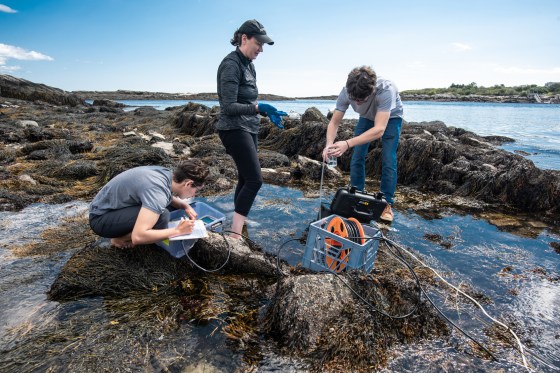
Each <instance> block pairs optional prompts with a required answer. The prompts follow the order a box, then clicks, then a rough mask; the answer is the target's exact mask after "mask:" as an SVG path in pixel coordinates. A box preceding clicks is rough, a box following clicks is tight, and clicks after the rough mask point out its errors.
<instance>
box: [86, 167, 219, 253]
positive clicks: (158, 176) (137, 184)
mask: <svg viewBox="0 0 560 373" xmlns="http://www.w3.org/2000/svg"><path fill="white" fill-rule="evenodd" d="M208 172H209V170H208V167H207V166H206V165H204V164H203V163H202V162H201V161H200V160H198V159H190V160H186V161H182V162H180V163H179V164H178V165H177V166H176V167H175V168H174V170H173V171H172V170H170V169H168V168H165V167H160V166H141V167H135V168H131V169H130V170H127V171H124V172H122V173H120V174H118V175H117V176H115V177H114V178H113V179H111V180H110V181H109V182H108V183H107V184H106V185H105V186H104V187H103V188H102V189H101V190H100V191H99V193H97V195H96V196H95V198H94V199H93V201H92V203H91V206H90V209H89V224H90V227H91V229H92V230H93V231H94V232H95V233H96V234H98V235H100V236H101V237H106V238H111V244H112V245H114V246H117V247H133V246H136V245H140V244H150V243H154V242H157V241H161V240H164V239H166V238H169V237H173V236H177V235H182V234H189V233H191V232H192V230H193V227H194V220H195V219H196V216H197V214H196V212H195V211H194V209H193V208H192V207H191V206H190V205H189V204H188V203H187V202H186V201H185V200H184V199H185V198H190V197H193V196H194V195H195V194H196V191H197V189H200V188H201V187H202V186H203V185H204V181H205V179H206V177H207V176H208ZM174 209H184V210H185V212H186V213H187V215H188V217H189V218H190V220H186V219H184V220H182V221H181V222H180V223H179V224H178V225H177V226H176V227H174V228H167V224H168V222H169V211H170V210H174Z"/></svg>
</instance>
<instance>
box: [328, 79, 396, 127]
mask: <svg viewBox="0 0 560 373" xmlns="http://www.w3.org/2000/svg"><path fill="white" fill-rule="evenodd" d="M376 87H377V90H376V92H375V94H374V95H371V96H370V97H369V98H368V100H367V101H366V102H364V103H363V104H361V105H356V102H355V101H353V100H350V98H348V92H346V87H344V88H342V91H341V92H340V94H339V95H338V99H337V100H336V110H338V111H342V112H343V113H345V112H346V110H348V106H352V109H354V111H355V112H356V113H358V114H360V117H364V118H367V119H369V120H375V114H377V112H378V111H381V112H387V111H390V112H391V115H390V117H389V118H402V116H403V105H402V101H401V96H400V95H399V90H398V88H397V86H396V85H395V84H394V83H393V82H392V81H390V80H386V79H383V78H378V79H377V84H376Z"/></svg>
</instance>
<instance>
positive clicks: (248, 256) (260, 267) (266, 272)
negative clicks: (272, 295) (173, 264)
mask: <svg viewBox="0 0 560 373" xmlns="http://www.w3.org/2000/svg"><path fill="white" fill-rule="evenodd" d="M189 255H190V257H191V258H192V259H193V260H194V261H195V262H196V263H198V264H199V265H201V266H204V268H206V269H210V270H213V269H217V268H223V271H225V272H227V273H247V274H248V273H251V274H257V275H261V276H266V277H274V276H277V275H278V273H279V271H281V273H287V271H288V267H287V265H286V264H285V263H283V262H282V263H280V265H281V266H280V268H278V267H277V262H276V258H275V257H273V256H271V255H269V254H265V253H263V252H262V251H257V250H254V249H251V248H250V247H249V246H248V245H247V244H246V243H245V241H244V240H237V239H233V238H229V237H227V236H223V235H220V234H217V233H210V236H209V237H208V238H203V239H199V240H198V241H197V242H196V243H195V245H194V246H193V248H192V249H191V251H190V253H189ZM222 266H223V267H222Z"/></svg>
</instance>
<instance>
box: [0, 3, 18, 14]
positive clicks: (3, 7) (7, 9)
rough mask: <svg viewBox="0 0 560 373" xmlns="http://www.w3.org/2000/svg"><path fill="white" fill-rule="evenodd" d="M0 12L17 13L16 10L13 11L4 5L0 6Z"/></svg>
mask: <svg viewBox="0 0 560 373" xmlns="http://www.w3.org/2000/svg"><path fill="white" fill-rule="evenodd" d="M0 12H4V13H17V10H13V9H12V8H10V7H9V6H6V5H4V4H0Z"/></svg>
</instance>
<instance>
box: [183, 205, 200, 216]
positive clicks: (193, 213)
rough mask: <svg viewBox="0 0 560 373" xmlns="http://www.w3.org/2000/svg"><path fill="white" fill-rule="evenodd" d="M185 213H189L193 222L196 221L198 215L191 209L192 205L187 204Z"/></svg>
mask: <svg viewBox="0 0 560 373" xmlns="http://www.w3.org/2000/svg"><path fill="white" fill-rule="evenodd" d="M185 212H186V213H187V216H188V217H189V218H190V219H191V220H196V218H197V216H198V214H197V213H196V211H194V209H193V208H192V207H191V205H189V204H187V205H186V206H185Z"/></svg>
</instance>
